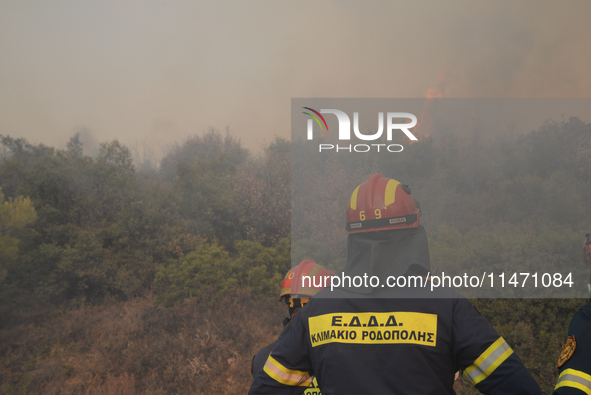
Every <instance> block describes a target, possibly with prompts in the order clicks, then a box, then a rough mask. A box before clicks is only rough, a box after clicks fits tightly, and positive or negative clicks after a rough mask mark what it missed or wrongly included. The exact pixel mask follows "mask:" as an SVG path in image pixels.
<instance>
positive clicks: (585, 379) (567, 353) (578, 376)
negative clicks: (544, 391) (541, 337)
mask: <svg viewBox="0 0 591 395" xmlns="http://www.w3.org/2000/svg"><path fill="white" fill-rule="evenodd" d="M568 336H569V341H567V343H566V345H565V348H564V349H563V352H562V354H561V356H560V358H561V359H562V360H563V361H562V362H563V364H562V365H561V366H560V367H559V370H560V375H559V376H558V381H557V382H556V387H555V388H554V394H555V395H581V394H591V303H588V304H586V305H585V306H583V307H581V308H580V309H579V311H577V313H576V314H575V315H574V317H573V319H572V320H571V322H570V325H569V327H568ZM573 343H574V345H573ZM559 363H560V359H559Z"/></svg>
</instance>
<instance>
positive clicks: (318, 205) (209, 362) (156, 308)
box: [0, 118, 591, 394]
mask: <svg viewBox="0 0 591 395" xmlns="http://www.w3.org/2000/svg"><path fill="white" fill-rule="evenodd" d="M0 140H1V143H2V147H3V150H2V151H0V152H1V153H2V156H1V157H0V188H1V189H0V338H1V339H2V341H1V343H0V355H1V357H0V388H1V389H2V390H1V391H0V392H2V393H13V394H18V393H21V394H25V393H66V394H68V393H71V394H91V393H119V394H167V393H180V392H186V393H211V392H213V393H238V392H244V391H245V389H246V388H247V387H248V385H249V383H250V376H249V374H250V373H249V369H250V363H249V362H250V357H251V356H252V354H253V353H254V352H256V350H257V349H258V348H259V347H260V346H262V345H263V344H265V343H266V342H270V341H271V340H272V339H273V337H274V336H276V335H277V333H278V330H279V328H280V326H279V322H280V321H281V317H282V314H283V309H282V308H281V306H277V304H276V303H275V304H273V302H271V300H272V299H273V298H274V297H276V295H277V292H278V288H279V284H280V281H281V278H282V277H283V275H284V274H285V272H286V271H287V270H288V268H289V266H290V262H291V261H292V260H293V261H295V262H299V261H301V260H302V259H304V258H313V259H316V260H317V261H318V262H319V263H322V264H324V265H326V266H329V267H332V268H339V267H341V265H342V263H343V262H344V255H343V245H344V244H343V241H344V236H343V231H342V229H343V228H344V217H343V211H344V207H345V204H346V201H347V200H348V198H349V195H350V193H351V191H352V189H353V188H354V187H355V186H356V185H357V184H359V183H360V182H362V181H363V180H364V179H366V178H367V177H368V176H369V175H370V174H372V173H374V172H376V171H379V172H381V173H383V174H385V175H386V176H388V177H392V178H396V179H398V180H400V181H403V182H405V183H408V184H410V185H411V187H412V189H413V195H415V196H417V197H418V198H419V200H420V202H421V207H422V210H423V212H424V217H423V223H424V224H425V226H426V227H427V229H428V230H429V239H430V247H431V259H432V265H433V270H434V271H438V270H441V268H446V270H451V271H456V272H458V273H460V272H468V273H470V272H475V271H480V272H481V271H482V270H487V271H492V270H497V271H498V270H507V271H514V270H517V269H520V270H526V271H536V270H537V271H543V270H549V268H556V267H561V268H564V271H571V272H572V273H573V274H574V275H575V276H576V278H577V279H581V278H586V277H587V272H586V269H585V268H584V267H583V266H582V262H581V251H580V250H581V244H582V240H583V235H584V234H585V233H586V232H588V231H589V230H590V229H588V228H589V227H590V223H589V218H591V204H590V203H589V202H588V199H586V198H587V197H588V196H590V192H591V125H589V124H585V123H583V122H581V121H580V120H579V119H577V118H571V119H570V120H568V121H561V122H548V123H546V124H545V125H543V126H542V127H541V128H540V129H539V130H537V131H534V132H532V133H530V134H528V135H526V136H522V137H514V138H507V136H505V137H503V138H498V139H495V138H492V137H491V138H490V139H486V140H485V139H478V140H474V141H468V140H462V141H455V140H453V139H452V138H448V139H446V140H436V139H426V140H423V141H420V142H418V143H415V144H412V145H410V146H408V147H407V148H406V149H405V151H404V154H397V155H393V156H392V155H390V156H384V155H381V156H377V157H372V156H367V157H365V156H363V155H353V156H348V155H329V156H326V158H322V160H323V161H324V163H318V161H319V160H320V159H319V158H318V157H313V156H310V157H306V155H298V157H297V158H291V157H290V152H291V150H292V148H296V149H297V146H295V145H297V144H299V143H298V142H293V143H290V142H288V141H285V140H282V139H276V140H275V141H273V142H272V143H271V144H269V145H268V146H267V147H266V148H265V149H264V152H263V153H262V154H261V155H260V156H258V157H255V156H253V155H252V154H250V153H249V152H248V151H247V150H246V149H244V148H242V146H241V144H240V142H239V141H237V140H236V139H234V138H232V137H231V136H229V135H225V136H224V135H222V134H220V133H217V132H215V131H210V132H208V133H206V134H204V135H203V136H194V137H191V138H189V139H187V140H186V141H185V142H183V143H182V144H179V145H177V146H176V147H174V148H173V149H172V150H171V151H170V152H169V153H168V155H167V156H166V157H165V158H164V159H163V160H162V161H161V163H160V166H159V167H158V168H157V169H155V168H152V167H150V166H146V165H142V164H135V165H134V163H133V161H132V159H131V154H130V151H129V149H128V148H126V147H124V146H122V145H121V144H120V143H119V142H117V141H112V142H109V143H104V144H102V145H101V147H100V150H99V152H98V154H97V155H96V156H94V157H91V156H87V155H84V147H83V146H82V144H81V142H80V139H79V136H78V135H75V136H73V137H72V138H71V139H70V141H69V142H68V144H67V148H66V149H64V150H60V149H55V148H51V147H46V146H44V145H33V144H29V143H28V142H27V141H25V140H23V139H14V138H11V137H9V136H0ZM291 160H293V161H294V166H295V168H296V169H298V171H297V172H294V173H293V174H292V173H291V170H290V164H291ZM136 166H137V168H138V169H140V170H137V169H136ZM319 169H322V172H320V171H319ZM327 174H329V175H331V177H327V176H326V175H327ZM311 179H314V180H317V182H315V183H308V184H306V185H308V186H309V188H307V189H306V191H304V192H303V193H299V194H296V195H295V203H294V204H295V207H303V206H305V207H306V208H307V209H306V212H305V213H304V215H298V216H297V217H295V218H294V219H293V220H294V221H295V222H294V223H293V224H292V222H291V221H292V219H291V214H292V212H291V209H292V206H291V199H290V183H291V182H293V183H294V184H295V185H302V184H303V183H305V180H311ZM343 179H346V180H348V181H347V182H345V183H343V182H339V180H343ZM292 225H293V233H291V232H292ZM302 229H306V231H305V232H304V231H302ZM290 236H291V237H292V238H293V240H294V244H293V245H291V243H290ZM583 283H584V282H580V284H583ZM580 295H581V297H583V296H584V295H585V290H584V289H583V288H581V290H580ZM540 296H542V295H540ZM584 302H585V301H584V300H581V299H556V300H555V299H501V300H498V299H481V300H476V301H475V303H476V305H477V306H478V308H479V310H480V311H481V313H482V314H483V315H484V316H486V317H487V318H488V319H489V320H490V322H491V323H492V324H493V325H495V327H496V328H497V330H498V331H499V332H500V333H501V334H502V335H503V336H504V337H505V338H506V339H507V341H508V342H509V343H510V344H511V345H512V347H513V348H514V349H515V350H516V351H517V352H518V353H519V355H520V356H521V357H522V359H523V360H524V362H525V363H526V365H527V366H528V368H530V370H531V371H532V373H533V374H534V376H535V377H536V379H538V381H539V382H540V384H541V385H542V387H543V390H544V392H546V393H547V392H549V391H550V389H551V388H552V387H553V383H554V382H555V379H556V370H555V369H554V365H555V363H556V359H557V356H558V354H559V353H560V344H561V343H562V342H563V341H564V338H565V334H566V328H567V326H568V322H569V320H570V317H571V316H572V314H574V312H575V311H576V309H577V308H578V307H579V306H581V305H582V304H583V303H584ZM458 391H459V392H461V393H471V390H470V389H468V388H466V387H465V385H464V384H461V383H458Z"/></svg>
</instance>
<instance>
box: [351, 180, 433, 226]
mask: <svg viewBox="0 0 591 395" xmlns="http://www.w3.org/2000/svg"><path fill="white" fill-rule="evenodd" d="M420 217H421V210H420V207H419V205H418V203H416V202H415V200H414V199H413V198H412V196H410V188H409V187H408V185H404V184H401V183H400V182H398V181H396V180H392V179H390V178H386V177H384V176H383V175H381V174H374V175H373V176H371V177H370V178H369V181H366V182H364V183H363V184H361V185H359V186H358V187H357V188H355V190H354V191H353V194H352V195H351V199H349V205H348V206H347V232H349V233H362V232H375V231H379V230H388V229H407V228H416V227H418V226H419V221H420Z"/></svg>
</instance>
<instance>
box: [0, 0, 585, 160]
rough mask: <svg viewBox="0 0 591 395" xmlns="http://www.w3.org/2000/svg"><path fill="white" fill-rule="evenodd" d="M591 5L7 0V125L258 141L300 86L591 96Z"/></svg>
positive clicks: (278, 130) (0, 21)
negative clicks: (220, 133)
mask: <svg viewBox="0 0 591 395" xmlns="http://www.w3.org/2000/svg"><path fill="white" fill-rule="evenodd" d="M590 16H591V2H589V1H587V0H581V1H560V2H558V1H540V0H536V1H518V2H514V1H447V2H440V1H420V0H413V1H406V2H395V1H356V2H353V1H306V0H303V1H302V0H300V1H277V0H273V1H271V0H269V1H254V0H251V1H233V2H228V1H195V0H193V1H182V0H166V1H155V0H141V1H108V0H101V1H94V0H93V1H84V0H71V1H65V0H52V1H42V0H25V1H23V0H20V1H17V0H0V134H2V135H7V134H8V135H11V136H13V137H25V138H27V139H28V140H29V141H31V142H33V143H41V142H42V143H45V144H48V145H52V146H56V147H63V146H64V145H65V142H66V141H67V140H68V139H69V138H70V136H72V135H73V134H74V133H75V132H76V131H79V130H84V131H85V134H86V136H87V138H94V140H96V141H98V142H102V141H107V140H112V139H114V138H118V139H119V140H120V141H122V142H123V143H125V144H127V145H129V146H132V147H136V148H138V147H143V146H144V144H146V145H147V146H149V147H151V149H152V150H153V151H154V153H155V154H156V155H158V156H160V155H161V153H162V149H163V147H165V146H166V145H167V144H171V143H173V142H175V141H180V140H182V139H183V138H184V137H186V136H187V135H189V134H193V133H199V134H200V133H201V132H203V131H205V130H207V129H208V127H210V126H212V127H216V128H218V129H221V130H224V129H226V128H229V129H230V130H231V132H232V133H233V134H234V135H235V136H237V137H239V138H240V139H241V140H242V142H243V144H244V145H245V146H246V147H247V148H250V149H252V150H254V151H257V150H259V149H260V148H261V147H262V146H263V145H264V144H265V143H268V142H269V141H271V140H272V139H273V138H274V136H275V135H277V136H281V137H285V138H289V136H290V130H289V128H290V99H291V98H292V97H424V96H425V95H426V94H427V92H428V91H429V89H432V90H433V89H435V88H437V89H438V90H439V91H440V92H442V93H443V95H444V96H445V97H591V73H590V72H589V70H590V69H591V66H590V65H591V29H589V27H588V26H589V17H590Z"/></svg>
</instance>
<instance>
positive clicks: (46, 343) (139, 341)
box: [0, 295, 285, 395]
mask: <svg viewBox="0 0 591 395" xmlns="http://www.w3.org/2000/svg"><path fill="white" fill-rule="evenodd" d="M283 310H284V306H283V305H280V304H279V303H273V302H268V303H265V302H256V303H255V302H254V301H253V300H250V298H249V297H248V295H245V296H243V297H242V298H237V297H234V298H232V299H230V298H228V299H226V300H223V301H222V302H221V303H220V304H219V305H217V306H216V307H215V308H212V307H211V306H208V305H207V304H205V303H202V304H198V303H191V302H187V303H186V304H185V305H183V306H180V307H174V308H169V309H166V308H162V307H159V306H156V305H154V303H153V301H152V300H150V299H135V300H131V301H128V302H125V303H113V304H110V305H103V306H92V307H80V308H77V309H74V310H70V311H67V312H64V313H60V312H57V313H56V312H53V313H52V314H50V315H47V314H46V315H45V318H42V316H41V315H40V314H39V313H37V314H34V315H33V314H21V315H20V316H18V317H13V318H12V319H11V322H10V323H8V324H6V325H5V326H4V328H3V329H2V330H1V331H0V339H1V343H0V355H2V357H0V392H1V393H6V394H34V393H38V394H66V395H67V394H81V395H82V394H83V395H99V394H100V395H111V394H120V395H127V394H130V395H131V394H142V395H143V394H146V395H148V394H149V395H158V394H178V393H183V394H206V393H207V394H238V393H246V392H247V390H248V387H249V386H250V383H251V382H252V377H251V375H250V362H251V359H252V356H253V355H254V353H255V352H256V351H258V350H259V349H260V348H261V347H262V346H264V345H265V344H268V343H270V342H271V341H273V340H275V338H276V337H277V335H278V334H279V331H280V330H281V325H280V322H281V319H282V318H283V316H284V314H285V312H284V311H283Z"/></svg>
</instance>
